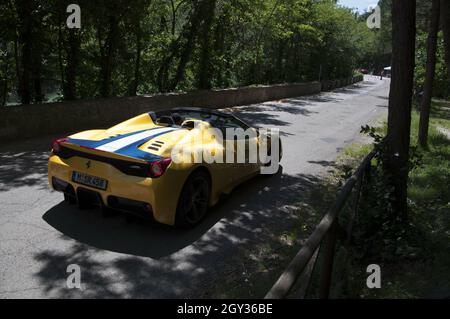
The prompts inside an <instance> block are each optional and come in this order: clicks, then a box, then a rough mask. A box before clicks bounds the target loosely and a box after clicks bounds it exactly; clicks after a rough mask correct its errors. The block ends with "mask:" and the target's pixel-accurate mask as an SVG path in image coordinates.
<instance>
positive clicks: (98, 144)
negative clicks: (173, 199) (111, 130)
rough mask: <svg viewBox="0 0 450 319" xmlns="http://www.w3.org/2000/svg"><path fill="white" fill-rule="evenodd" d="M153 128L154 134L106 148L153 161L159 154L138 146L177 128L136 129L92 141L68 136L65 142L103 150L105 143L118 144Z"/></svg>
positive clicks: (112, 151) (117, 152)
mask: <svg viewBox="0 0 450 319" xmlns="http://www.w3.org/2000/svg"><path fill="white" fill-rule="evenodd" d="M153 130H155V131H156V132H158V133H155V134H143V135H147V136H146V137H145V138H142V139H139V140H137V141H134V142H132V143H130V144H128V145H126V146H124V147H121V148H119V149H115V150H111V151H109V150H106V151H109V152H110V153H115V154H120V155H124V156H128V157H133V158H137V159H142V160H144V161H148V162H153V161H157V160H159V159H161V156H158V155H155V154H152V153H148V152H145V151H142V150H140V149H139V146H141V145H142V144H144V143H146V142H148V141H150V140H152V139H154V138H155V137H157V136H160V135H163V134H166V133H170V132H173V131H175V130H178V129H177V128H166V129H162V128H152V129H150V130H141V131H136V132H132V133H127V134H123V135H119V136H114V137H111V138H106V139H103V140H100V141H92V140H83V139H73V138H69V139H68V140H67V143H71V144H75V145H79V146H82V147H88V148H93V149H100V150H103V149H102V147H103V148H104V147H105V145H108V146H109V145H110V144H117V143H113V142H116V141H117V142H119V144H120V140H122V139H124V140H126V138H127V137H131V136H133V135H137V134H140V133H143V132H146V131H149V133H151V131H153ZM161 130H163V131H161Z"/></svg>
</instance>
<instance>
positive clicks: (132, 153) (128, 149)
mask: <svg viewBox="0 0 450 319" xmlns="http://www.w3.org/2000/svg"><path fill="white" fill-rule="evenodd" d="M175 130H177V129H173V130H170V131H166V132H162V133H158V134H155V135H152V136H149V137H147V138H144V139H142V140H139V141H137V142H134V143H132V144H130V145H127V146H125V147H123V148H121V149H118V150H117V151H115V152H114V153H116V154H120V155H125V156H129V157H134V158H139V159H142V160H145V161H149V162H153V161H155V160H159V159H161V156H158V155H155V154H152V153H148V152H144V151H142V150H140V149H139V146H141V145H142V144H144V143H147V142H148V141H150V140H152V139H154V138H155V137H158V136H160V135H164V134H167V133H170V132H173V131H175ZM155 158H156V159H155Z"/></svg>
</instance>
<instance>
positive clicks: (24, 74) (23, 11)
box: [16, 0, 33, 104]
mask: <svg viewBox="0 0 450 319" xmlns="http://www.w3.org/2000/svg"><path fill="white" fill-rule="evenodd" d="M16 6H17V15H18V19H19V36H18V42H19V48H20V49H21V55H20V56H21V61H20V67H21V70H20V73H21V74H20V77H19V81H20V82H19V95H20V99H21V102H22V104H30V102H31V69H32V66H31V64H32V63H31V62H32V40H33V35H32V12H33V1H31V0H25V1H18V2H17V3H16Z"/></svg>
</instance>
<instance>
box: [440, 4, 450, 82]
mask: <svg viewBox="0 0 450 319" xmlns="http://www.w3.org/2000/svg"><path fill="white" fill-rule="evenodd" d="M441 22H442V30H443V31H444V47H445V64H446V65H447V74H448V80H449V81H450V1H449V0H441Z"/></svg>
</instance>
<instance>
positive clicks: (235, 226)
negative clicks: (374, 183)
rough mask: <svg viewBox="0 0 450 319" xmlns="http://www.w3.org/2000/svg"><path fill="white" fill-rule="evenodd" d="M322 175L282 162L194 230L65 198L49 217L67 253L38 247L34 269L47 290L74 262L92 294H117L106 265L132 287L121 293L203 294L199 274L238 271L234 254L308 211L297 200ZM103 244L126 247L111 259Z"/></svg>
mask: <svg viewBox="0 0 450 319" xmlns="http://www.w3.org/2000/svg"><path fill="white" fill-rule="evenodd" d="M318 183H320V180H319V179H318V178H316V177H314V176H309V175H296V176H291V175H286V174H283V172H282V169H281V168H280V171H279V172H278V173H277V174H276V175H274V176H271V177H268V176H258V177H256V178H254V179H252V180H249V181H247V182H245V183H244V184H242V185H240V186H239V187H237V188H236V189H235V190H234V191H233V192H232V193H231V194H229V195H227V196H226V197H224V198H223V199H222V200H221V201H220V202H219V203H218V204H217V205H216V206H214V207H212V208H211V209H210V211H209V214H208V216H207V217H206V219H205V220H204V221H203V222H202V223H201V224H199V225H198V226H197V227H195V228H194V229H191V230H182V229H177V228H174V227H170V226H164V225H160V224H157V223H152V222H143V223H131V224H127V223H126V221H125V220H124V219H123V218H120V217H113V218H106V219H105V218H102V217H101V213H100V211H99V210H92V211H79V210H77V209H76V208H75V207H73V206H69V205H66V204H65V203H59V204H58V205H56V206H55V207H53V208H51V209H50V210H48V211H47V212H46V213H45V214H44V215H43V219H44V220H45V221H46V222H47V223H48V224H49V225H50V226H52V227H54V228H55V229H56V230H58V231H59V232H61V233H62V237H64V238H65V239H66V240H69V241H70V242H71V243H72V244H71V246H70V247H71V248H70V249H68V250H67V249H65V250H64V252H63V253H61V252H55V251H52V250H45V251H41V252H40V253H38V254H36V256H35V259H36V260H37V261H39V262H40V263H42V267H41V270H40V271H39V272H38V273H37V274H36V276H37V277H38V278H39V280H40V282H41V283H42V284H44V285H47V286H48V289H49V291H50V290H54V289H59V288H58V286H57V284H56V283H55V282H56V280H57V279H59V280H63V279H64V278H65V276H66V273H65V271H64V270H63V269H59V268H61V264H62V265H67V264H69V263H75V264H79V265H80V266H81V267H82V269H83V271H84V272H88V274H87V275H86V278H92V282H91V283H90V286H91V287H96V288H91V290H90V292H89V294H91V295H89V296H90V297H98V296H99V295H104V296H110V297H115V290H114V289H112V290H110V291H109V290H108V289H107V287H108V285H109V284H110V280H111V279H110V278H109V277H105V278H102V275H101V271H104V270H105V267H106V268H108V269H109V270H108V271H113V272H114V273H117V274H118V275H117V276H119V275H120V276H119V277H120V278H122V279H121V280H123V281H124V282H126V283H127V287H128V288H127V291H126V293H121V294H120V296H133V297H139V296H146V297H161V296H162V297H180V296H187V295H189V294H191V296H193V297H201V295H199V294H200V293H201V292H199V291H192V290H190V289H189V288H190V287H191V286H192V285H197V284H195V282H198V281H200V282H204V285H210V284H212V282H211V278H216V279H217V278H224V276H226V274H227V273H229V272H235V271H237V272H238V273H239V275H240V267H239V266H237V267H236V265H234V266H233V264H234V263H233V261H232V260H233V259H234V258H236V255H237V252H238V251H239V250H240V249H243V247H247V246H249V245H251V246H252V247H253V246H254V245H255V244H258V243H259V244H261V243H266V242H268V241H270V242H274V238H273V237H274V236H276V234H278V232H282V231H285V230H286V229H289V227H292V225H293V224H294V225H295V223H296V222H297V223H298V222H299V221H300V220H302V219H303V218H306V216H304V215H305V214H306V213H304V212H302V210H301V209H299V208H298V207H296V203H298V202H300V201H301V200H302V196H303V194H305V193H307V191H308V190H310V189H311V188H312V187H313V186H314V185H317V184H318ZM105 251H112V252H117V253H123V254H126V255H123V257H122V258H116V259H114V261H113V262H111V263H110V264H108V265H105V264H102V263H100V262H98V261H97V260H96V258H95V255H97V254H96V253H93V252H100V255H101V252H105ZM237 262H242V260H240V261H237ZM211 265H214V267H213V268H211ZM231 266H233V267H231ZM186 268H187V269H186ZM206 268H207V269H206ZM52 269H53V270H52ZM55 269H59V270H58V271H56V270H55ZM206 272H207V273H206ZM55 273H57V274H59V275H55ZM272 275H273V274H271V276H272ZM55 276H57V277H58V278H55ZM94 277H95V278H94ZM270 280H272V278H270ZM169 282H170V284H168V283H169ZM96 289H97V290H96ZM105 289H106V291H105ZM186 289H187V290H186ZM66 293H67V294H69V295H70V294H71V293H72V292H68V291H67V289H63V288H61V291H59V292H58V295H61V294H62V295H64V294H66ZM70 296H72V295H70ZM83 296H87V295H83Z"/></svg>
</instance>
